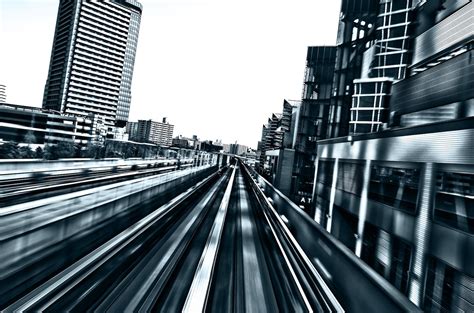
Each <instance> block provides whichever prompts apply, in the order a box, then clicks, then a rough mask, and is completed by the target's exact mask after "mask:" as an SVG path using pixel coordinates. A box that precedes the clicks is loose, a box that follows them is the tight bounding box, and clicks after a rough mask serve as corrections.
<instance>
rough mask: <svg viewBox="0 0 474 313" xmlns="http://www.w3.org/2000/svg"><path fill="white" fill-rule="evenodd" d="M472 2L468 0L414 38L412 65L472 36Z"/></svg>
mask: <svg viewBox="0 0 474 313" xmlns="http://www.w3.org/2000/svg"><path fill="white" fill-rule="evenodd" d="M473 25H474V3H473V2H470V3H468V4H467V5H465V6H464V7H462V8H461V9H459V10H458V11H456V12H454V13H453V14H451V15H450V16H448V17H446V18H445V19H444V20H442V21H441V22H439V23H438V24H436V25H434V26H433V27H431V28H430V29H428V30H427V31H425V32H424V33H422V34H421V35H419V36H418V37H416V38H415V42H414V49H413V61H412V64H413V66H416V65H417V64H418V63H421V62H423V61H424V60H425V59H427V58H429V57H431V56H433V55H436V54H437V53H440V52H442V51H443V50H445V49H448V48H449V47H451V46H453V45H456V44H457V43H462V42H465V41H467V40H468V39H469V38H471V39H472V38H473V36H474V27H473Z"/></svg>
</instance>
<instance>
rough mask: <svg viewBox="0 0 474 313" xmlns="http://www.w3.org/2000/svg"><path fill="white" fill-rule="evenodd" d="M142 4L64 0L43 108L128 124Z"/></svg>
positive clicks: (115, 0)
mask: <svg viewBox="0 0 474 313" xmlns="http://www.w3.org/2000/svg"><path fill="white" fill-rule="evenodd" d="M141 12H142V5H141V4H140V3H139V2H137V1H134V0H112V1H82V0H60V3H59V11H58V17H57V21H56V32H55V36H54V42H53V48H52V53H51V61H50V67H49V73H48V79H47V81H46V86H45V92H44V98H43V108H45V109H52V110H56V111H60V112H63V113H69V114H73V115H78V116H87V115H89V114H95V115H98V116H101V117H103V119H104V121H105V124H106V125H107V126H108V127H109V128H110V127H112V126H114V125H115V126H119V127H123V126H125V124H126V122H127V119H128V114H129V111H130V102H131V91H130V90H131V82H132V75H133V67H134V62H135V52H136V49H137V41H138V32H139V28H140V20H141Z"/></svg>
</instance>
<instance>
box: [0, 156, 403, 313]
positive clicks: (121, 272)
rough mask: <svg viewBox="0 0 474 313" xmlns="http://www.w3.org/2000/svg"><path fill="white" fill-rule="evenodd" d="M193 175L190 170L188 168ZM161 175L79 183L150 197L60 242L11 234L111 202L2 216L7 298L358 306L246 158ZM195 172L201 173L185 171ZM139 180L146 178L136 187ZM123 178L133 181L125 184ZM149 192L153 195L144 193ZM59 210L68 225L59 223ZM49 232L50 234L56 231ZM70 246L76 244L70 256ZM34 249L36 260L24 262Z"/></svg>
mask: <svg viewBox="0 0 474 313" xmlns="http://www.w3.org/2000/svg"><path fill="white" fill-rule="evenodd" d="M186 175H191V176H189V177H190V178H189V179H188V178H187V177H188V176H186ZM192 175H193V176H192ZM158 176H159V175H158ZM161 176H163V178H159V177H157V178H153V177H154V176H150V177H152V178H147V177H140V178H136V179H135V180H133V182H132V183H129V182H126V181H122V182H118V183H115V184H112V185H110V186H101V187H96V188H95V189H92V190H91V191H87V190H85V191H79V192H77V193H80V194H86V193H91V194H92V195H94V197H98V198H94V199H95V201H98V202H100V203H107V201H109V200H105V199H104V200H101V197H105V196H106V195H108V194H113V195H114V197H115V198H117V195H118V194H124V195H125V196H124V198H123V199H126V198H127V197H130V196H132V195H135V194H137V192H138V193H139V194H140V197H141V198H140V199H141V200H139V201H138V202H136V203H135V202H134V203H135V205H134V206H133V208H134V209H125V208H126V207H125V206H123V205H122V204H120V205H119V207H120V208H121V209H120V210H114V211H113V212H114V213H113V214H112V213H110V216H108V217H107V218H103V219H100V218H99V219H97V220H94V219H93V221H94V222H93V223H92V224H91V225H90V227H84V228H83V229H82V230H81V231H78V232H76V233H74V234H73V235H71V236H65V237H64V240H60V241H57V242H56V243H55V244H53V245H49V244H45V243H41V242H38V244H33V245H32V244H27V245H25V247H28V248H29V249H31V250H32V252H31V253H24V252H23V250H21V249H19V250H18V249H17V250H15V249H14V246H15V245H16V246H21V245H22V244H23V242H22V241H21V239H22V238H24V242H27V241H28V240H32V239H31V238H32V237H31V236H30V237H28V236H29V235H28V234H30V233H34V232H35V231H37V230H38V229H40V230H41V231H40V232H38V234H42V236H46V233H55V232H56V233H58V232H59V233H60V232H62V231H63V230H62V229H63V228H64V227H66V226H64V225H67V223H69V222H68V220H69V219H70V218H71V216H73V215H75V214H79V215H80V214H83V213H80V211H81V210H82V211H88V210H89V211H91V210H92V211H91V212H94V213H93V215H91V216H96V215H98V216H100V215H101V214H103V213H101V212H105V211H103V210H104V209H102V208H101V207H100V208H99V209H90V208H87V207H80V206H79V207H77V208H73V210H74V212H69V211H67V210H64V208H62V207H61V206H57V205H56V204H54V203H53V204H51V205H49V206H48V205H46V206H43V205H40V206H34V205H32V206H31V208H30V209H28V210H17V211H15V210H11V212H9V214H6V213H5V214H4V215H3V216H0V226H1V227H2V229H4V231H0V247H1V248H2V249H6V248H12V249H13V250H12V251H13V252H12V253H10V256H9V257H10V258H11V259H10V260H8V258H5V257H3V261H4V265H3V266H2V268H3V270H2V274H1V275H0V287H1V292H0V309H2V310H4V311H6V312H11V311H35V312H36V311H58V312H65V311H67V312H69V311H70V312H83V311H86V310H92V311H97V312H117V311H134V312H150V311H153V312H179V311H182V312H344V311H346V310H349V311H350V308H347V307H344V305H345V304H347V303H348V301H347V299H344V298H342V301H340V299H339V298H338V296H339V295H338V293H337V290H336V291H335V290H334V288H335V286H334V284H333V282H332V281H331V279H330V278H329V280H328V275H327V273H321V268H320V267H319V268H318V267H317V266H315V264H314V258H313V259H312V258H311V257H310V256H309V255H308V254H307V251H305V249H304V248H303V247H302V246H300V244H299V242H298V240H297V239H296V238H295V236H294V235H293V233H292V229H293V228H294V227H295V225H291V222H290V221H288V220H287V218H286V217H285V216H282V215H281V213H280V211H279V210H278V209H277V206H278V205H281V203H274V200H272V199H270V198H269V197H268V195H266V194H265V193H264V190H263V189H264V188H263V187H262V185H261V183H259V181H258V179H256V176H255V174H254V173H252V172H251V171H250V170H249V168H248V167H247V166H246V165H245V164H244V163H243V162H241V161H239V160H234V161H233V162H232V164H230V165H227V164H225V163H221V164H218V165H217V166H214V167H212V166H211V167H203V168H202V169H194V170H191V169H189V170H186V171H178V172H173V173H167V174H161ZM161 176H160V177H161ZM191 178H192V179H193V182H192V183H191V182H190V183H188V185H186V184H184V183H182V182H184V181H187V180H191ZM186 179H187V180H186ZM148 180H152V181H154V182H148ZM139 182H141V183H146V184H147V187H146V188H144V187H143V188H142V187H140V188H139V187H137V186H138V184H139ZM165 183H166V184H171V185H169V186H170V187H168V189H166V190H168V191H166V192H164V193H163V191H161V192H162V193H159V194H158V193H153V194H155V195H156V196H152V193H150V191H149V190H150V188H151V190H154V189H153V188H155V189H156V188H160V187H159V186H160V185H159V184H165ZM157 186H158V187H157ZM178 187H180V188H178ZM121 188H122V189H121ZM123 188H131V189H130V190H129V191H127V192H128V193H124V192H122V191H121V190H125V189H123ZM133 188H139V190H138V189H137V191H136V192H135V191H133V190H134V189H133ZM160 190H161V189H160ZM173 190H174V191H173ZM104 192H106V193H104ZM142 194H143V196H142ZM101 195H102V196H101ZM84 196H86V197H88V195H84ZM58 197H65V196H58ZM71 197H72V196H71ZM147 197H150V199H153V200H150V201H148V202H147V201H144V199H148V198H147ZM115 198H114V199H115ZM74 199H75V198H74ZM35 201H41V200H35ZM33 202H34V201H33ZM84 203H86V202H84ZM0 213H1V212H0ZM84 216H88V215H84ZM84 218H85V217H84ZM84 218H82V219H80V221H81V222H80V223H83V220H84ZM91 218H92V217H91ZM25 220H27V221H28V222H27V223H25V222H24V221H25ZM72 221H73V220H71V222H72ZM95 221H97V222H95ZM56 222H58V223H59V224H58V225H62V226H61V227H59V228H58V227H56V226H51V225H53V224H54V223H56ZM42 229H45V230H44V231H43V230H42ZM64 229H66V228H64ZM45 231H46V233H44V232H45ZM64 231H66V230H64ZM94 237H95V238H97V240H94ZM16 238H19V240H20V241H18V240H17V239H16ZM44 238H46V239H45V242H48V240H49V239H48V237H47V236H46V237H44ZM2 244H3V246H1V245H2ZM33 250H34V251H33ZM64 251H69V253H70V254H71V255H70V256H67V254H66V256H65V255H64V253H63V252H64ZM25 258H30V259H31V261H30V262H24V260H25ZM21 260H23V262H20V261H21ZM8 280H11V281H12V283H11V284H10V285H8V284H7V281H8ZM390 301H392V300H390ZM395 302H396V301H395ZM395 304H396V305H401V306H402V307H403V305H405V303H401V304H400V303H395ZM409 308H410V309H411V308H412V307H409ZM402 311H403V310H402Z"/></svg>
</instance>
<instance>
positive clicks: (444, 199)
mask: <svg viewBox="0 0 474 313" xmlns="http://www.w3.org/2000/svg"><path fill="white" fill-rule="evenodd" d="M434 219H435V220H437V221H441V222H443V223H446V224H448V225H450V226H453V227H455V228H457V229H460V230H463V231H467V232H470V233H474V174H471V173H451V172H441V171H440V172H438V174H437V179H436V195H435V204H434Z"/></svg>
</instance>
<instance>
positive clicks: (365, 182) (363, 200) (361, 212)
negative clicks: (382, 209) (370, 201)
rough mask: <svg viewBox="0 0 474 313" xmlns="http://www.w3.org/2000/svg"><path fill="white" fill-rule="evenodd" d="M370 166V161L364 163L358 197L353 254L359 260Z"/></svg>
mask: <svg viewBox="0 0 474 313" xmlns="http://www.w3.org/2000/svg"><path fill="white" fill-rule="evenodd" d="M371 164H372V161H371V160H367V162H366V163H365V168H364V180H363V185H362V193H361V195H360V205H359V221H358V222H357V237H356V246H355V254H356V255H357V256H358V257H359V258H360V254H361V252H362V241H363V239H364V238H363V237H364V227H365V219H366V217H367V198H368V196H369V184H370V166H371Z"/></svg>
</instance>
